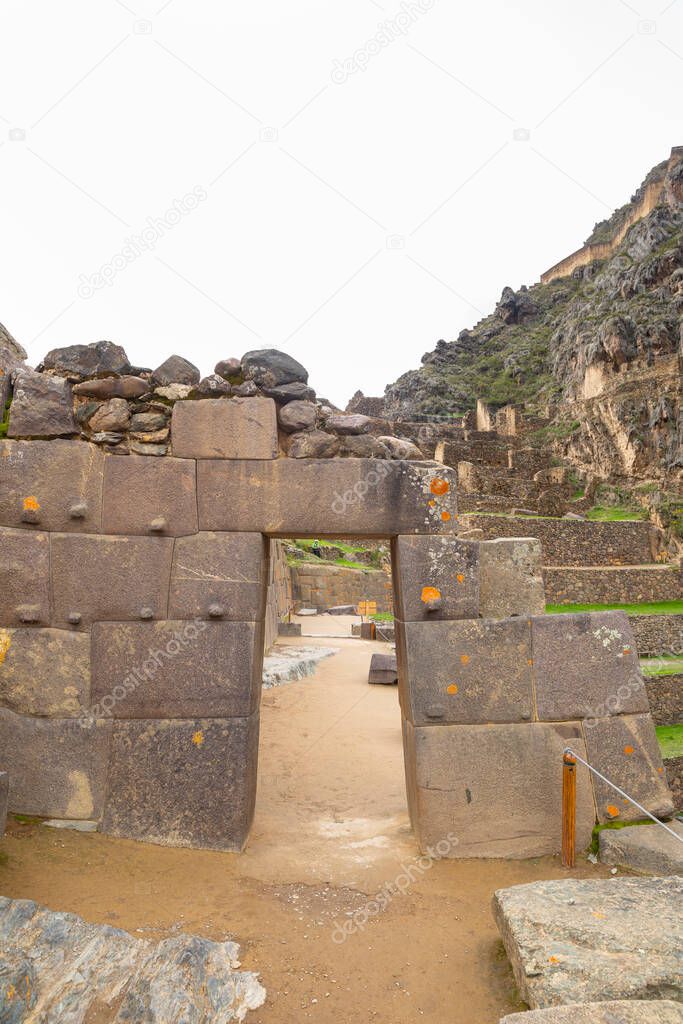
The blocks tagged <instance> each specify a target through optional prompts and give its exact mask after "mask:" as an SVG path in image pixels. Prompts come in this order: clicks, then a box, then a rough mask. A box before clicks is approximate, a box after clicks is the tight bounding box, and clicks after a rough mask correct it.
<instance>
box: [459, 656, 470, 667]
mask: <svg viewBox="0 0 683 1024" xmlns="http://www.w3.org/2000/svg"><path fill="white" fill-rule="evenodd" d="M469 660H470V656H469V654H461V655H460V662H461V664H463V665H466V664H467V662H468V661H469Z"/></svg>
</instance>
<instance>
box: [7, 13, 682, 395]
mask: <svg viewBox="0 0 683 1024" xmlns="http://www.w3.org/2000/svg"><path fill="white" fill-rule="evenodd" d="M0 12H1V13H0V32H1V37H2V41H3V60H2V62H1V63H0V80H1V82H2V91H1V94H0V95H1V98H0V168H1V171H2V224H3V230H2V244H1V246H0V262H1V272H0V296H1V302H0V320H1V321H2V322H4V323H5V325H6V326H7V328H8V329H9V330H10V331H11V332H12V333H13V334H14V336H15V337H16V338H17V340H19V341H20V342H22V344H23V345H24V346H25V347H26V348H27V349H28V351H29V356H30V359H31V360H32V361H33V362H37V361H38V360H39V359H40V358H41V356H42V355H44V353H45V352H46V351H48V349H50V348H53V347H55V346H60V345H67V344H73V343H77V342H88V341H96V340H98V339H100V338H110V339H113V340H115V341H117V342H119V343H121V344H122V345H124V347H125V348H126V350H127V352H128V355H129V358H130V359H131V360H132V361H133V362H136V363H139V364H142V365H150V366H156V365H157V364H158V363H159V362H161V361H162V360H163V359H164V358H166V356H168V355H170V354H171V353H172V352H178V353H179V354H181V355H185V356H187V357H188V358H190V359H192V360H193V361H194V362H195V363H197V364H198V365H199V366H200V369H201V370H202V372H204V373H208V372H211V371H212V369H213V366H214V364H215V363H216V361H217V360H218V359H221V358H225V357H228V356H232V355H237V356H240V355H241V354H242V353H243V352H245V351H247V350H248V349H252V348H265V347H275V348H282V349H284V350H286V351H288V352H291V354H292V355H294V356H295V357H296V358H298V359H300V360H301V361H302V362H303V363H304V365H306V366H307V367H308V369H309V372H310V380H311V383H312V384H313V385H314V386H315V387H316V389H317V390H318V392H319V394H322V395H325V396H326V397H329V398H330V399H332V400H333V401H335V402H337V403H339V404H344V403H345V402H346V401H347V399H348V398H349V397H350V395H351V394H352V392H353V391H354V390H355V389H356V388H358V387H360V388H362V389H363V390H364V391H365V393H366V394H378V393H381V392H382V391H383V389H384V386H385V385H386V384H387V383H389V382H391V381H393V380H394V379H395V378H396V377H397V376H398V375H399V374H401V373H403V372H404V371H405V370H407V369H410V368H412V367H415V366H418V365H419V362H420V357H421V355H422V353H423V352H425V351H426V350H428V349H431V348H432V347H433V346H434V344H435V342H436V341H437V339H438V338H440V337H445V338H447V339H451V338H454V337H456V336H457V334H458V332H459V331H460V330H461V329H462V328H463V327H468V326H471V325H472V324H473V323H475V322H476V321H477V320H478V319H479V318H480V316H481V315H482V314H483V313H487V312H489V311H490V310H491V307H492V304H493V303H494V302H495V301H496V300H497V298H498V296H499V294H500V292H501V289H502V288H503V286H504V285H506V284H510V285H512V286H513V287H518V286H519V285H520V284H522V283H529V284H531V283H533V282H534V281H536V280H538V277H539V275H540V273H541V272H542V271H543V270H544V269H546V267H547V266H549V265H551V264H552V263H554V262H556V260H558V259H559V258H561V257H563V256H565V255H567V254H568V253H569V252H571V251H572V250H573V249H576V248H578V246H579V245H580V244H581V243H582V242H583V240H584V239H585V237H586V236H587V235H588V233H589V232H590V230H591V228H592V226H593V224H594V223H595V221H597V220H600V219H602V218H603V217H605V216H607V215H608V214H609V213H610V212H611V210H612V208H613V207H615V206H618V205H620V204H621V203H623V202H625V201H626V200H627V199H628V198H629V196H630V195H631V193H632V192H633V191H634V189H635V188H636V186H637V185H638V184H639V182H640V180H641V179H642V177H643V176H644V174H645V173H646V171H647V170H649V168H650V167H651V166H652V165H653V164H655V163H657V162H658V161H659V160H662V159H663V158H665V157H666V156H667V155H668V153H669V150H670V148H671V146H672V145H674V144H677V143H683V131H682V130H681V96H682V94H683V89H682V84H683V32H682V26H683V0H673V2H672V0H657V2H653V0H634V3H633V4H632V3H631V2H630V0H629V2H626V0H597V2H596V0H573V2H572V3H569V2H565V3H562V4H559V3H549V2H548V0H517V2H512V3H511V2H509V0H489V2H485V0H484V2H475V0H471V2H469V3H459V2H455V0H451V2H449V0H403V2H402V0H337V2H332V0H286V2H285V0H242V2H241V3H237V2H233V0H223V2H221V0H152V2H150V0H125V2H124V0H59V2H55V0H3V2H2V5H1V7H0ZM187 196H190V197H191V198H190V199H186V198H185V197H187ZM179 210H181V211H182V212H179ZM169 211H171V213H170V214H169ZM140 237H142V238H143V239H144V241H143V242H139V241H135V239H139V238H140ZM131 238H133V239H134V241H133V242H132V243H131V242H130V241H128V240H130V239H131ZM144 245H147V246H148V248H147V249H145V248H144ZM97 275H99V276H97ZM105 278H106V283H105Z"/></svg>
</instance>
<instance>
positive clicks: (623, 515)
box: [585, 505, 648, 523]
mask: <svg viewBox="0 0 683 1024" xmlns="http://www.w3.org/2000/svg"><path fill="white" fill-rule="evenodd" d="M585 516H586V519H590V521H591V522H592V523H620V522H627V521H629V520H631V521H633V520H636V521H638V520H642V519H647V517H648V516H647V511H646V510H645V509H644V508H638V509H634V508H623V507H621V506H619V505H611V506H608V507H607V508H605V507H604V506H602V505H595V507H594V508H589V509H588V511H587V512H586V513H585Z"/></svg>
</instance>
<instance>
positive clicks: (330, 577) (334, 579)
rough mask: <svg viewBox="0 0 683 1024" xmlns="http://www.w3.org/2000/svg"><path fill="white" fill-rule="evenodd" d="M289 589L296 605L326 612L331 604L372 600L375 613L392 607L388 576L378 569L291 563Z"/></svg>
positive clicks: (387, 610)
mask: <svg viewBox="0 0 683 1024" xmlns="http://www.w3.org/2000/svg"><path fill="white" fill-rule="evenodd" d="M291 574H292V591H293V596H294V601H295V602H296V604H297V605H298V606H299V607H304V608H317V609H318V610H319V611H326V610H327V609H328V608H332V607H334V606H335V605H341V604H352V605H354V606H355V605H357V604H358V602H359V601H375V602H376V604H377V611H378V612H390V611H391V610H392V605H393V602H392V596H391V576H390V575H388V574H387V573H385V572H382V571H381V570H379V569H350V568H347V567H344V566H339V565H315V564H314V563H309V562H306V563H305V564H302V565H298V566H297V565H293V566H292V567H291Z"/></svg>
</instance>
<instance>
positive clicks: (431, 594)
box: [422, 587, 441, 604]
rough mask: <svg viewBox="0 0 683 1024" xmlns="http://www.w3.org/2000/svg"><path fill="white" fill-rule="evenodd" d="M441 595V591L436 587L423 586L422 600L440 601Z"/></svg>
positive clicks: (425, 601)
mask: <svg viewBox="0 0 683 1024" xmlns="http://www.w3.org/2000/svg"><path fill="white" fill-rule="evenodd" d="M440 597H441V591H440V590H437V588H436V587H423V588H422V600H423V601H424V603H425V604H427V602H428V601H438V600H439V598H440Z"/></svg>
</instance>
